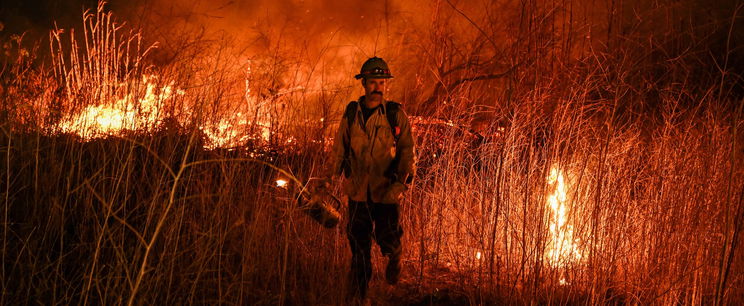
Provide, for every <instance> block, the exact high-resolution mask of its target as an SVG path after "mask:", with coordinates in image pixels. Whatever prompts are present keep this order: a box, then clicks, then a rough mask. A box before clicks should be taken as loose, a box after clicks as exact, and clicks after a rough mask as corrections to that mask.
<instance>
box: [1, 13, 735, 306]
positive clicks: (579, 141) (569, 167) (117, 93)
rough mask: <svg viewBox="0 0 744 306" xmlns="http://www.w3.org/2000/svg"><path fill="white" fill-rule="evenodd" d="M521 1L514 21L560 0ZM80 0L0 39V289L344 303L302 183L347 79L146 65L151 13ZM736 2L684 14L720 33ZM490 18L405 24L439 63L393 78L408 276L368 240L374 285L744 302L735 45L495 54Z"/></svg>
mask: <svg viewBox="0 0 744 306" xmlns="http://www.w3.org/2000/svg"><path fill="white" fill-rule="evenodd" d="M527 2H529V3H531V4H530V5H527V7H528V11H530V14H532V15H530V16H525V17H523V18H524V20H527V21H529V20H533V21H534V20H537V17H540V16H543V17H545V16H553V17H551V18H555V20H553V21H557V20H558V17H555V16H554V15H551V14H552V13H550V12H551V10H549V8H550V7H549V5H545V6H540V5H538V4H536V3H533V2H530V1H527ZM448 3H449V4H450V7H449V9H450V12H451V14H452V15H451V16H450V17H452V16H455V17H457V16H460V15H463V14H464V13H463V12H461V11H458V10H457V7H456V6H455V5H452V3H450V2H448ZM509 3H510V2H509ZM531 5H534V6H535V7H534V9H533V10H530V8H532V6H531ZM554 5H555V3H554ZM558 7H560V6H558ZM665 9H666V10H667V11H666V12H676V11H675V7H674V6H671V5H670V6H669V7H665ZM657 10H659V11H661V10H662V9H661V8H657ZM89 13H90V14H89V15H86V17H85V19H84V20H85V22H86V24H85V26H84V27H83V29H78V31H77V32H78V36H74V35H73V34H71V33H68V32H62V31H59V30H56V31H53V32H52V34H51V35H50V37H49V39H48V40H47V41H46V43H48V44H49V46H50V48H51V54H52V56H51V58H50V59H35V58H34V56H33V54H35V52H36V51H34V50H35V49H33V48H29V47H26V45H24V42H23V41H22V38H21V37H13V38H7V41H4V42H3V43H5V51H6V53H5V55H4V57H3V60H4V62H3V69H2V71H0V81H1V82H2V83H1V86H2V87H0V96H1V97H2V101H3V105H2V110H1V112H0V116H2V118H1V119H0V120H2V121H0V123H1V124H2V134H0V156H2V163H0V164H1V165H2V166H0V170H2V171H1V175H2V179H1V180H0V188H2V189H0V192H1V193H2V202H3V204H2V206H1V207H2V208H1V210H0V211H1V212H2V216H1V218H2V224H3V226H2V271H1V272H2V273H1V277H0V280H1V282H2V300H0V303H2V304H7V305H13V304H29V303H40V304H70V303H74V304H101V303H106V304H124V303H127V304H146V303H151V302H157V304H184V303H189V304H192V303H198V304H218V303H219V304H237V305H245V304H258V305H276V304H285V305H298V304H299V305H340V304H343V303H344V302H343V301H344V299H343V298H344V294H345V292H346V290H345V287H346V276H347V275H346V274H347V271H348V266H349V263H350V250H349V248H348V242H347V240H346V233H345V230H344V224H343V220H342V224H341V226H339V227H336V228H334V229H325V228H323V227H321V226H320V225H319V224H317V223H314V222H313V221H312V220H311V219H310V218H309V217H308V216H307V215H305V214H304V213H303V211H302V210H301V209H300V208H299V207H298V206H297V196H298V193H299V192H300V190H302V189H303V188H305V187H306V185H305V184H306V183H307V182H308V180H309V179H310V178H312V177H315V176H317V175H319V174H320V173H321V172H322V170H323V169H324V166H325V164H326V162H327V159H326V154H325V152H326V150H327V149H328V146H329V141H331V139H330V138H329V137H330V135H332V134H333V132H334V131H335V128H336V126H337V124H338V122H339V120H340V119H341V116H342V111H343V107H344V105H345V102H344V101H345V100H344V99H346V98H347V97H348V96H349V95H350V92H351V91H352V89H348V88H346V87H344V85H343V84H327V87H328V88H335V90H328V91H320V92H313V91H310V90H307V88H300V87H293V86H292V84H291V82H289V81H286V82H284V83H282V84H284V85H286V86H285V87H281V88H278V89H277V88H274V87H271V88H269V87H270V86H268V85H266V86H264V85H265V84H276V83H272V82H270V80H271V79H272V78H280V77H282V76H286V75H287V74H291V70H289V72H288V71H287V70H286V69H287V66H282V65H280V64H277V63H278V62H281V61H280V60H278V58H273V59H271V58H270V59H263V60H261V59H259V60H256V61H254V62H253V64H254V66H249V67H254V68H253V70H252V72H251V73H252V74H250V75H247V76H246V75H238V76H236V75H234V74H231V73H228V72H226V71H229V70H225V69H223V68H225V67H229V66H230V64H228V63H224V66H219V65H216V66H215V65H212V66H211V68H204V69H203V71H202V74H200V75H197V76H196V77H194V76H191V77H189V74H188V71H190V69H192V68H190V67H191V66H189V65H191V64H193V62H192V60H194V58H190V57H183V58H179V59H178V60H176V61H173V62H171V63H168V64H166V65H163V66H155V65H153V64H152V63H151V62H148V55H149V53H150V52H154V51H153V50H154V49H152V48H150V47H149V45H147V44H146V43H145V42H144V41H145V40H142V39H141V37H142V36H145V35H146V33H138V32H127V31H128V30H125V29H123V28H117V26H115V24H114V21H113V20H114V17H113V16H112V15H110V14H109V13H107V12H106V10H105V9H104V8H103V6H101V7H99V8H98V10H92V11H89ZM741 13H742V11H741V6H739V7H737V8H736V10H734V11H732V12H731V14H729V15H728V17H729V19H725V20H722V21H720V24H718V23H711V24H707V25H705V26H701V27H703V28H704V30H705V31H708V30H710V29H714V30H715V31H714V33H719V32H720V33H723V34H721V35H723V36H720V37H723V38H724V40H725V38H728V40H729V41H728V42H730V40H731V39H732V37H734V38H735V37H736V36H735V35H733V34H732V32H733V30H732V29H734V25H733V23H734V21H736V22H741V20H738V19H741ZM732 16H733V17H732ZM439 17H441V16H439ZM443 19H445V18H443ZM489 20H490V19H483V20H480V19H478V20H475V21H473V20H472V19H470V21H471V22H472V23H474V24H476V25H479V26H478V27H473V28H471V29H470V31H471V32H470V33H471V34H472V35H475V39H471V41H472V43H470V44H466V45H465V46H463V47H462V48H469V49H467V51H470V53H469V55H467V56H466V55H462V54H463V52H461V51H462V50H460V49H457V48H454V47H452V46H454V45H456V44H455V42H456V41H455V40H456V38H452V36H451V35H449V34H448V33H444V32H441V31H444V30H445V29H446V27H440V26H439V25H438V22H444V21H443V20H439V19H436V20H435V22H434V24H433V25H432V27H433V29H434V30H432V32H431V33H428V34H430V36H428V38H426V37H425V35H422V37H424V38H421V40H419V41H416V43H414V44H413V45H416V44H418V45H419V46H420V47H421V48H429V47H431V49H432V50H437V52H439V53H438V54H435V55H432V57H431V58H429V59H427V60H421V61H417V62H415V63H412V64H411V67H412V69H411V70H417V71H431V72H433V73H432V75H433V76H430V78H431V79H432V80H434V81H432V82H430V83H426V82H424V83H420V82H419V83H417V82H413V81H411V82H410V83H406V81H405V80H406V76H405V74H403V76H402V77H400V78H401V79H402V81H399V82H400V83H396V84H395V86H397V87H399V88H400V87H405V88H406V89H405V90H401V98H400V99H401V100H400V101H402V102H403V104H404V105H405V107H406V110H407V111H408V113H409V115H410V116H412V117H411V120H412V122H413V123H414V124H413V126H414V132H415V134H416V138H417V146H418V147H417V154H418V156H417V160H418V172H417V176H416V179H415V180H414V183H413V185H412V188H411V189H410V191H409V192H408V193H407V194H406V197H405V200H404V203H402V226H403V228H404V230H405V234H404V237H403V243H404V246H405V251H404V261H403V262H404V272H403V273H404V275H403V277H402V280H401V283H400V284H399V285H398V286H396V287H391V286H388V285H387V284H385V283H384V280H382V279H381V277H380V275H382V273H381V271H383V269H384V263H385V260H384V258H382V257H381V256H380V255H379V251H377V249H373V253H374V254H375V255H374V258H373V262H374V264H375V275H376V277H375V278H374V279H373V281H372V285H371V286H372V287H371V293H370V295H371V299H372V301H373V303H374V304H382V305H387V304H390V305H399V304H415V305H429V304H435V305H450V304H458V305H459V304H497V303H509V304H534V303H539V304H552V303H556V304H625V303H631V304H665V305H668V304H738V303H742V302H744V256H742V255H741V252H742V250H741V247H740V246H741V243H742V242H744V241H743V240H744V238H742V235H741V231H742V229H744V149H742V148H744V147H743V146H742V144H743V143H744V131H742V130H743V129H744V110H743V109H744V100H742V97H743V96H744V94H743V93H744V90H743V89H744V87H743V86H742V85H744V81H742V79H741V75H739V74H738V73H739V72H740V71H741V70H738V71H737V70H736V69H737V68H736V63H741V62H737V60H741V59H744V56H742V51H741V48H740V46H739V47H737V46H736V45H733V46H732V45H730V44H729V43H728V42H726V43H723V44H722V45H716V44H714V42H719V41H717V40H715V39H717V38H716V37H719V36H715V35H710V36H704V37H698V36H696V33H698V32H696V31H697V28H691V30H690V32H684V33H682V32H680V33H676V32H667V34H668V35H667V36H668V37H666V38H665V39H661V40H655V39H656V38H649V37H650V36H649V37H645V36H634V35H640V34H638V32H631V33H630V34H623V35H618V37H617V38H615V39H612V40H609V39H608V40H607V41H606V42H605V43H606V45H605V47H606V49H604V51H600V50H594V49H593V48H587V49H586V50H589V51H586V52H587V53H586V54H585V55H582V56H577V57H575V58H572V59H571V60H568V59H567V58H568V57H564V55H565V53H566V52H567V51H561V50H559V48H558V47H557V46H558V45H561V44H563V43H564V42H563V41H559V40H551V39H550V38H545V36H544V34H545V33H544V32H543V31H549V32H550V31H553V30H550V29H549V28H550V27H549V26H548V28H547V29H546V28H541V27H538V26H535V28H534V29H532V28H531V30H530V31H527V32H525V33H526V34H524V35H526V36H525V37H526V39H524V40H515V41H513V42H512V43H511V44H512V45H510V46H509V47H508V48H507V47H505V48H504V49H503V50H500V51H503V52H502V53H499V52H497V51H499V50H496V49H493V48H496V44H494V45H493V46H490V44H491V43H492V42H493V41H491V43H489V41H490V40H491V39H495V38H492V37H496V36H495V35H493V36H490V35H487V33H490V32H488V31H491V30H493V29H492V27H485V26H483V25H484V24H486V25H488V24H489V23H488V21H489ZM490 21H493V20H490ZM667 25H668V24H667ZM494 31H495V30H494ZM668 31H670V30H668ZM670 33H671V34H670ZM480 35H483V36H480ZM519 35H523V34H519ZM608 35H609V34H608ZM561 37H562V36H561ZM714 38H715V39H714ZM450 39H451V40H450ZM649 41H650V42H651V43H649V44H646V45H643V43H644V42H649ZM427 43H428V44H431V45H426V44H427ZM565 43H566V44H570V42H565ZM611 43H614V44H616V45H615V46H613V47H612V48H610V44H611ZM576 44H578V43H576ZM75 45H77V47H74V46H75ZM680 45H685V46H689V48H688V49H687V50H688V51H686V52H678V49H677V48H676V47H675V46H680ZM42 46H45V45H44V44H42ZM718 46H724V48H723V49H716V48H717V47H718ZM673 47H674V48H673ZM37 48H38V47H37ZM412 48H413V47H412ZM577 48H578V47H577ZM720 50H723V53H722V54H718V53H716V54H713V52H717V51H720ZM184 52H185V53H187V52H186V51H184ZM411 52H413V51H411ZM484 54H485V55H490V56H492V57H491V58H490V60H488V59H485V58H484V57H483V56H484ZM497 54H498V55H499V56H504V58H507V59H508V60H505V61H504V62H501V61H500V60H498V58H499V57H498V56H497ZM710 54H712V55H710ZM396 56H397V57H398V58H402V57H405V56H406V54H405V53H404V52H402V53H401V54H396ZM438 56H443V57H446V58H449V59H450V60H451V61H453V62H450V63H444V62H442V61H437V60H436V58H437V57H438ZM458 60H459V61H460V62H457V61H458ZM719 60H723V61H719ZM308 61H310V60H308ZM360 61H361V60H360ZM729 61H730V63H729ZM259 62H260V63H259ZM297 62H299V63H300V64H308V63H307V62H303V61H302V59H298V60H297ZM39 63H41V64H39ZM266 63H268V64H266ZM272 63H273V64H272ZM505 63H513V64H514V65H504V64H505ZM311 64H312V62H310V63H309V64H308V65H311ZM460 64H462V65H460ZM504 67H507V68H506V69H504ZM415 68H421V69H415ZM738 69H741V67H739V68H738ZM298 70H299V68H298ZM277 71H278V72H277ZM502 71H506V72H504V74H503V75H502V74H501V73H500V72H502ZM497 72H498V73H497ZM422 78H423V77H422ZM308 83H309V82H308ZM272 86H274V85H272ZM427 86H429V87H427ZM236 88H237V89H236ZM267 88H269V89H267ZM264 91H268V92H270V93H268V94H267V93H264ZM483 101H494V102H492V103H491V102H489V103H485V102H483ZM85 114H87V115H88V117H85ZM106 116H108V117H106ZM102 117H106V120H105V121H102V120H101V118H102ZM117 120H118V121H117ZM91 122H95V123H91ZM278 179H283V180H286V181H288V182H289V183H288V184H287V186H286V187H279V186H277V184H276V181H277V180H278ZM339 186H340V184H338V183H337V184H335V187H334V188H335V189H334V190H333V191H332V192H333V193H335V194H336V195H338V196H342V194H341V192H340V187H339ZM342 198H343V197H342ZM341 212H342V215H343V213H344V212H345V208H344V207H343V206H342V207H341Z"/></svg>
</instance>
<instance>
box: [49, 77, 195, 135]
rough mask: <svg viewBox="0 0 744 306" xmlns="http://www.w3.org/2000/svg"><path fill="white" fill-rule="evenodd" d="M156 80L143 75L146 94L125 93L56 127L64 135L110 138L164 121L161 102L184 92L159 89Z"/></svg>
mask: <svg viewBox="0 0 744 306" xmlns="http://www.w3.org/2000/svg"><path fill="white" fill-rule="evenodd" d="M156 80H157V77H155V76H148V75H145V76H143V77H142V83H143V84H145V85H146V86H145V92H144V94H143V95H142V96H141V97H137V96H136V94H127V95H126V96H124V97H123V98H121V99H117V100H116V101H114V103H113V104H112V105H106V104H105V103H104V104H103V105H91V106H88V107H87V108H85V109H84V110H83V111H82V112H80V113H79V114H76V115H74V116H72V117H71V118H68V119H66V120H63V121H62V122H60V124H59V128H60V130H61V131H62V132H64V133H74V134H77V135H79V136H80V137H82V138H84V139H86V140H90V139H93V138H96V137H101V136H106V135H113V134H118V133H120V132H122V131H123V130H142V129H147V128H148V127H151V126H153V125H155V124H157V123H159V122H160V121H161V120H162V119H163V115H164V114H163V112H161V110H160V105H162V104H163V101H165V100H168V99H172V98H174V97H176V96H178V95H183V94H184V91H182V90H175V89H173V83H172V82H171V83H170V84H168V85H165V86H162V87H160V88H158V86H157V84H156ZM126 85H127V84H126V83H121V84H117V86H116V87H117V89H123V88H126Z"/></svg>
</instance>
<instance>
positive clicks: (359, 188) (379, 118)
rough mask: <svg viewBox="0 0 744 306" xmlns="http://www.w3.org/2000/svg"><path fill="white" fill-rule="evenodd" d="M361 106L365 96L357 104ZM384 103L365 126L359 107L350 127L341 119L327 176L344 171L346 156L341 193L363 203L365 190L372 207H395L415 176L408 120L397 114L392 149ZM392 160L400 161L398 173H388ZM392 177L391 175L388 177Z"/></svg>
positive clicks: (413, 150)
mask: <svg viewBox="0 0 744 306" xmlns="http://www.w3.org/2000/svg"><path fill="white" fill-rule="evenodd" d="M361 103H364V96H362V97H361V98H360V99H359V104H360V105H361ZM386 105H387V102H385V103H383V104H382V105H381V107H379V108H377V109H376V110H375V111H374V112H373V113H372V115H371V116H370V117H369V119H367V122H364V116H363V115H362V110H361V106H357V110H356V118H355V119H354V120H353V124H352V126H349V120H348V119H347V118H346V117H345V116H344V117H343V118H342V119H341V123H340V124H339V128H338V132H337V133H336V138H335V140H334V144H333V149H332V152H331V154H332V156H331V164H330V173H329V174H330V175H332V176H335V175H339V174H341V173H342V171H343V166H344V157H345V155H346V153H348V156H347V163H348V164H347V170H348V172H349V173H345V174H346V175H348V177H346V184H345V185H344V192H345V193H346V194H347V195H348V196H349V198H350V199H351V200H353V201H360V202H361V201H366V200H367V190H369V191H370V196H371V198H372V201H373V202H375V203H389V204H392V203H397V202H398V197H399V195H400V194H401V193H402V192H404V191H405V190H406V189H407V187H406V183H407V182H410V181H411V180H412V179H413V176H414V174H415V160H414V159H415V156H416V155H415V148H414V141H413V136H412V134H411V126H410V125H409V123H408V116H406V114H405V112H404V111H403V109H402V108H400V109H399V110H398V112H397V119H398V126H399V128H400V136H399V138H398V143H397V145H395V137H394V136H393V133H392V130H391V127H390V123H389V122H388V119H387V117H386V115H385V112H386V109H387V108H386ZM395 156H399V157H400V162H399V163H398V166H397V169H389V168H390V167H391V163H392V161H393V159H394V158H395ZM391 174H394V175H391Z"/></svg>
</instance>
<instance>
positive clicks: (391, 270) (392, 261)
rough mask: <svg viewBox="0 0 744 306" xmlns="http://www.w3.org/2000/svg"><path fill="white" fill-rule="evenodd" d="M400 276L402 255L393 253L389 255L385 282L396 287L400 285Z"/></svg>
mask: <svg viewBox="0 0 744 306" xmlns="http://www.w3.org/2000/svg"><path fill="white" fill-rule="evenodd" d="M399 276H400V254H399V253H392V254H390V255H388V263H387V268H385V280H387V282H388V284H391V285H395V284H397V283H398V277H399Z"/></svg>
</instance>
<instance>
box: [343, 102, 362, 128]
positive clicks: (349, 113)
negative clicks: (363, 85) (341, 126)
mask: <svg viewBox="0 0 744 306" xmlns="http://www.w3.org/2000/svg"><path fill="white" fill-rule="evenodd" d="M358 104H359V103H358V102H357V101H351V102H349V105H346V112H345V113H344V118H346V121H347V122H348V123H349V127H351V126H352V125H353V124H354V120H355V119H356V113H357V105H358Z"/></svg>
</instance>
